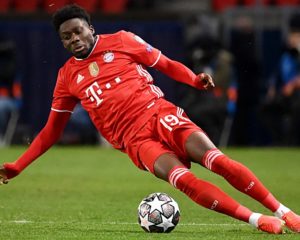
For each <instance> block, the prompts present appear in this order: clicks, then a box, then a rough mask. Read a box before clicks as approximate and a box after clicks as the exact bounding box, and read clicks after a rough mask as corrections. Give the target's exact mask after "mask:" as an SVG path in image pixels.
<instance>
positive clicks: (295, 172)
mask: <svg viewBox="0 0 300 240" xmlns="http://www.w3.org/2000/svg"><path fill="white" fill-rule="evenodd" d="M23 151H24V148H23V147H12V148H2V149H0V159H1V160H0V162H4V161H13V160H15V159H16V158H17V157H18V156H19V155H20V154H21V153H22V152H23ZM223 151H224V152H225V153H227V154H229V155H230V156H231V157H232V158H234V159H236V160H239V161H240V162H242V163H244V164H245V165H247V166H248V167H249V168H250V169H252V170H253V171H254V172H255V173H256V174H257V176H258V177H259V178H260V179H261V180H262V181H263V182H264V183H265V185H266V186H267V187H268V188H269V189H270V190H271V191H272V193H273V194H274V195H275V196H277V197H278V199H279V200H280V201H282V202H283V203H284V204H286V205H287V206H289V207H290V208H292V209H294V210H295V211H297V212H298V213H300V187H299V184H300V149H296V148H285V149H280V148H259V149H254V148H249V149H248V148H243V149H235V148H229V149H224V150H223ZM192 170H193V171H194V172H195V173H196V174H197V175H198V176H199V177H201V178H203V179H205V180H208V181H211V182H213V183H215V184H216V185H218V186H220V187H221V188H222V189H223V190H224V191H226V192H227V193H228V194H230V195H231V196H233V197H234V198H235V199H237V200H238V201H240V202H241V203H243V204H244V205H246V206H247V207H249V208H250V209H252V210H254V211H258V212H263V213H269V212H268V211H267V210H266V209H264V208H263V207H262V206H261V205H260V204H258V203H256V202H255V201H254V200H252V199H250V198H249V197H247V196H244V195H243V194H241V193H239V192H237V191H236V190H235V189H233V188H232V187H231V186H229V184H227V183H226V182H225V181H224V180H223V179H222V178H221V177H219V176H217V175H215V174H213V173H211V172H209V171H208V170H206V169H203V168H201V167H199V166H197V165H193V166H192ZM152 192H166V193H168V194H170V195H171V196H172V197H173V198H174V199H175V200H176V201H177V202H178V204H179V207H180V210H181V219H180V222H179V224H178V226H177V227H176V229H175V230H174V231H173V232H172V233H169V234H149V233H145V232H144V231H143V230H142V229H141V228H140V226H139V225H138V224H137V206H138V204H139V202H140V201H141V199H142V198H143V197H145V196H146V195H148V194H149V193H152ZM0 239H5V240H10V239H12V240H17V239H30V240H35V239H37V240H44V239H51V240H56V239H80V240H81V239H86V240H91V239H105V240H110V239H112V240H118V239H130V240H132V239H164V240H166V239H172V240H176V239H185V240H188V239H205V240H210V239H218V240H219V239H230V240H235V239H243V240H245V239H246V240H247V239H255V240H258V239H300V235H299V234H294V233H291V232H287V233H286V234H284V235H282V236H274V235H268V234H266V233H262V232H259V231H257V230H256V229H254V228H252V227H250V226H248V225H247V224H244V223H242V222H239V221H236V220H234V219H232V218H229V217H227V216H224V215H221V214H217V213H214V212H212V211H209V210H206V209H204V208H202V207H199V206H198V205H196V204H195V203H193V202H192V201H191V200H189V199H188V198H187V197H186V196H185V195H184V194H183V193H181V192H179V191H178V190H176V189H173V188H172V187H171V186H170V185H169V184H167V183H165V182H162V181H161V180H158V179H156V178H155V177H153V176H152V175H151V174H149V173H147V172H144V171H141V170H138V169H137V168H136V167H135V166H134V165H133V164H132V163H131V161H130V160H129V159H128V157H127V156H126V155H125V154H123V153H120V152H118V151H115V150H112V149H102V148H100V147H79V146H78V147H55V148H52V149H51V150H49V151H48V152H47V153H46V154H45V155H43V156H42V157H41V158H40V159H39V160H37V161H36V162H35V163H33V164H32V165H31V166H29V167H28V168H27V169H26V170H25V171H24V172H23V173H22V174H21V175H20V176H18V177H17V178H15V179H13V180H12V181H11V182H10V183H9V184H8V185H6V186H1V187H0Z"/></svg>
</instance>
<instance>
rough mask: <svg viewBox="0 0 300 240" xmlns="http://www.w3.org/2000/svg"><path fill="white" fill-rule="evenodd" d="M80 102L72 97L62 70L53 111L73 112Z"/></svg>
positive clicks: (55, 91)
mask: <svg viewBox="0 0 300 240" xmlns="http://www.w3.org/2000/svg"><path fill="white" fill-rule="evenodd" d="M77 103H78V100H77V99H76V98H75V97H74V96H72V95H71V94H70V92H69V90H68V88H67V87H66V84H65V81H64V78H63V74H62V70H60V71H59V73H58V77H57V81H56V86H55V89H54V93H53V100H52V106H51V110H52V111H56V112H71V113H72V112H73V109H74V107H75V105H76V104H77Z"/></svg>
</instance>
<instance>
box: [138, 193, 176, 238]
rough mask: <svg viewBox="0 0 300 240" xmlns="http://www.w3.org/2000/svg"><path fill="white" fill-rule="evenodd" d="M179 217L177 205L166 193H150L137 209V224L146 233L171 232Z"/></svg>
mask: <svg viewBox="0 0 300 240" xmlns="http://www.w3.org/2000/svg"><path fill="white" fill-rule="evenodd" d="M179 217H180V211H179V207H178V204H177V203H176V201H175V200H174V199H173V198H171V197H170V196H169V195H168V194H166V193H152V194H150V195H149V196H147V197H145V198H144V199H143V200H142V201H141V203H140V204H139V207H138V222H139V224H140V226H141V227H142V228H143V229H144V230H145V231H146V232H157V233H168V232H171V231H172V230H173V229H174V228H175V227H176V225H177V224H178V222H179Z"/></svg>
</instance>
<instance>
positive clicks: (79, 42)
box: [59, 18, 95, 58]
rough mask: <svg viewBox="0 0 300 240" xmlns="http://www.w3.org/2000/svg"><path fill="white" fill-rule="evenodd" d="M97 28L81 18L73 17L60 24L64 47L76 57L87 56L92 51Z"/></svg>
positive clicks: (60, 34)
mask: <svg viewBox="0 0 300 240" xmlns="http://www.w3.org/2000/svg"><path fill="white" fill-rule="evenodd" d="M94 33H95V30H94V28H93V26H92V25H90V26H89V25H88V23H87V22H86V21H84V20H83V19H80V18H72V19H69V20H67V21H65V22H64V23H62V24H61V25H60V28H59V36H60V38H61V41H62V43H63V45H64V47H65V48H66V49H67V50H68V51H69V52H71V53H72V54H73V55H74V56H75V57H76V58H85V57H87V56H88V55H89V53H90V52H91V50H92V48H93V46H94V43H95V38H94Z"/></svg>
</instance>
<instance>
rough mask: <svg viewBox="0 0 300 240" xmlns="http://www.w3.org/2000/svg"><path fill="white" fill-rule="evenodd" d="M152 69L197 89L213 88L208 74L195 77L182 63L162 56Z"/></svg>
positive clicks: (212, 82)
mask: <svg viewBox="0 0 300 240" xmlns="http://www.w3.org/2000/svg"><path fill="white" fill-rule="evenodd" d="M153 67H154V68H155V69H157V70H159V71H161V72H162V73H164V74H166V75H167V76H169V77H170V78H172V79H174V80H176V81H178V82H182V83H185V84H188V85H190V86H192V87H195V88H198V89H209V88H213V87H214V86H215V84H214V81H213V79H212V77H211V76H210V75H209V74H207V73H200V74H198V75H196V74H195V73H193V71H192V70H191V69H189V68H188V67H186V66H185V65H183V64H182V63H180V62H177V61H174V60H172V59H170V58H168V57H166V56H165V55H163V54H161V55H160V56H159V59H158V61H157V63H156V64H155V65H154V66H153Z"/></svg>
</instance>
